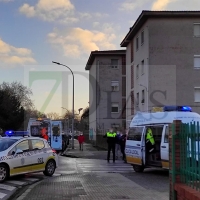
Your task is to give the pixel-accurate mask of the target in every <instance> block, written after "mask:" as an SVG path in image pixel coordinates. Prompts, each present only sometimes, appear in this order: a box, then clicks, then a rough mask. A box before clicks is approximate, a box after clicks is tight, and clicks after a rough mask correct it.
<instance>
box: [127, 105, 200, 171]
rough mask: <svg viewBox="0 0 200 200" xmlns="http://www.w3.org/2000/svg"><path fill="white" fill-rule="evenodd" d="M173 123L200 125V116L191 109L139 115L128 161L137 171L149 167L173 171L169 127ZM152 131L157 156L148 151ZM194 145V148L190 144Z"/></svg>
mask: <svg viewBox="0 0 200 200" xmlns="http://www.w3.org/2000/svg"><path fill="white" fill-rule="evenodd" d="M173 120H181V121H182V122H183V123H190V122H199V123H200V115H199V114H198V113H195V112H192V109H191V107H189V106H164V107H163V111H162V112H155V113H137V114H136V115H135V116H134V117H133V119H132V121H131V123H130V127H129V131H128V134H127V140H126V148H125V153H126V160H127V163H129V164H131V165H132V166H133V168H134V170H135V171H136V172H143V170H144V169H145V168H148V167H159V168H163V169H169V142H168V134H169V128H168V126H169V124H171V123H172V122H173ZM148 128H151V130H152V132H153V136H154V140H155V153H153V154H149V153H148V152H146V142H145V138H146V134H147V129H148ZM189 146H190V145H189Z"/></svg>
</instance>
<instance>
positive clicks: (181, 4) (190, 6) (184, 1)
mask: <svg viewBox="0 0 200 200" xmlns="http://www.w3.org/2000/svg"><path fill="white" fill-rule="evenodd" d="M199 7H200V1H199V0H192V1H188V0H174V1H168V3H167V5H166V6H165V9H166V10H197V8H199Z"/></svg>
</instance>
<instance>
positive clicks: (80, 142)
mask: <svg viewBox="0 0 200 200" xmlns="http://www.w3.org/2000/svg"><path fill="white" fill-rule="evenodd" d="M84 141H85V138H84V135H83V134H82V133H81V134H80V135H79V136H78V142H79V147H80V151H83V143H84Z"/></svg>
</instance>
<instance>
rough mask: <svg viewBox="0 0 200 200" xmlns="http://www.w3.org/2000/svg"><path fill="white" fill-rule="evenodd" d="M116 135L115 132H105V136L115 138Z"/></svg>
mask: <svg viewBox="0 0 200 200" xmlns="http://www.w3.org/2000/svg"><path fill="white" fill-rule="evenodd" d="M116 135H117V134H116V133H111V132H107V133H106V136H107V137H114V138H115V137H116Z"/></svg>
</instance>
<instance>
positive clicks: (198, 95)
mask: <svg viewBox="0 0 200 200" xmlns="http://www.w3.org/2000/svg"><path fill="white" fill-rule="evenodd" d="M194 102H200V87H195V88H194Z"/></svg>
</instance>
